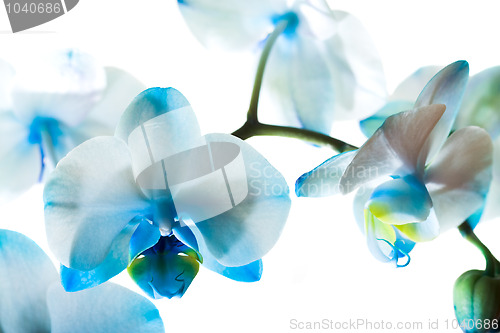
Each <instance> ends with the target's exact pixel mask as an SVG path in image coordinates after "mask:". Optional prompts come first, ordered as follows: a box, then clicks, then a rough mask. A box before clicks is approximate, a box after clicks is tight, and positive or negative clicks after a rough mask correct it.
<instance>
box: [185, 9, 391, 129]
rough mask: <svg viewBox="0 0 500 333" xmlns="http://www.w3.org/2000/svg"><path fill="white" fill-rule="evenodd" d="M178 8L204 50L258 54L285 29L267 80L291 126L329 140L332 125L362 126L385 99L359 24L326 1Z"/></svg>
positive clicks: (379, 71)
mask: <svg viewBox="0 0 500 333" xmlns="http://www.w3.org/2000/svg"><path fill="white" fill-rule="evenodd" d="M178 2H179V8H180V9H181V13H182V14H183V16H184V18H185V20H186V22H187V24H188V26H189V28H190V29H191V31H192V32H193V34H194V35H195V36H196V37H197V38H198V40H200V41H201V43H203V44H204V45H205V46H208V47H211V46H214V45H216V46H219V45H222V46H224V47H227V48H230V49H244V48H252V49H256V48H261V47H262V46H263V45H264V44H265V41H266V39H267V38H268V35H269V34H270V33H271V32H272V31H273V30H274V29H275V28H276V27H277V26H278V25H280V24H282V22H286V28H285V29H284V31H283V33H282V34H281V36H280V37H279V38H278V39H277V41H276V43H275V45H274V46H273V49H272V51H271V54H270V57H269V61H268V64H267V67H266V72H265V75H264V82H263V87H264V91H269V92H270V93H271V96H272V97H273V99H275V100H276V101H277V102H278V103H276V104H277V105H276V106H277V107H279V108H281V109H282V110H281V115H282V116H283V117H284V119H282V121H284V122H286V124H287V125H295V126H303V127H304V128H307V129H310V130H315V131H318V132H322V133H329V132H330V130H331V126H332V123H333V121H334V120H346V119H362V118H364V117H366V116H368V115H370V114H372V113H373V112H374V111H375V110H377V109H378V108H380V107H381V106H382V105H383V104H384V102H385V97H386V95H387V93H386V90H385V78H384V74H383V69H382V65H381V61H380V59H379V56H378V52H377V51H376V48H375V46H374V44H373V42H372V40H371V38H370V37H369V35H368V33H367V32H366V30H365V29H364V28H363V26H362V25H361V23H360V22H359V21H358V20H357V19H356V18H355V17H353V16H352V15H350V14H348V13H346V12H342V11H332V10H330V9H329V7H328V5H327V4H326V2H324V1H323V0H315V1H301V0H299V1H294V2H293V4H292V5H289V1H286V0H273V1H268V0H258V1H251V2H250V1H236V0H224V1H207V0H182V1H180V0H179V1H178Z"/></svg>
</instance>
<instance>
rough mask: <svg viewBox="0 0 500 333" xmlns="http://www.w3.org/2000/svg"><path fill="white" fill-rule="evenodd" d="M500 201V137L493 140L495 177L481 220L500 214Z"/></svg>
mask: <svg viewBox="0 0 500 333" xmlns="http://www.w3.org/2000/svg"><path fill="white" fill-rule="evenodd" d="M498 202H500V138H497V139H496V140H495V141H494V142H493V179H492V181H491V185H490V189H489V191H488V196H487V198H486V202H485V207H484V211H483V213H482V215H481V219H480V221H488V220H492V219H495V218H497V217H499V216H500V205H498Z"/></svg>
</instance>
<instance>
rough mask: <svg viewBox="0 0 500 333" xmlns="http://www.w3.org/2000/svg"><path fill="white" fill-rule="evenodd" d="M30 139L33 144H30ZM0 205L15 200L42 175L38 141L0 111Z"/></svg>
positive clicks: (7, 114) (9, 114) (12, 116)
mask: <svg viewBox="0 0 500 333" xmlns="http://www.w3.org/2000/svg"><path fill="white" fill-rule="evenodd" d="M30 139H33V142H30ZM0 142H1V143H0V202H2V201H6V200H9V199H12V198H14V197H15V196H17V195H19V194H21V193H22V192H23V191H25V190H27V189H29V188H30V187H31V186H32V185H34V184H35V183H36V182H37V181H38V180H39V179H40V176H41V166H42V155H41V150H40V144H39V142H36V138H31V137H30V131H29V129H28V128H26V127H25V126H24V125H23V124H21V123H19V121H18V120H17V119H16V118H15V116H14V115H13V114H12V113H10V112H0Z"/></svg>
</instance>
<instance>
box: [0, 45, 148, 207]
mask: <svg viewBox="0 0 500 333" xmlns="http://www.w3.org/2000/svg"><path fill="white" fill-rule="evenodd" d="M23 70H24V71H23ZM143 89H144V87H143V86H142V84H141V83H139V82H138V81H137V80H136V79H135V78H133V77H132V76H131V75H130V74H127V73H126V72H124V71H122V70H120V69H117V68H112V67H111V68H103V67H100V66H99V65H98V64H97V62H96V61H95V59H93V58H92V57H91V56H89V55H88V54H85V53H81V52H78V51H74V50H70V51H64V52H58V53H56V54H52V55H50V57H48V58H47V59H45V58H43V59H37V60H33V63H32V64H31V65H30V66H26V68H22V69H20V70H19V71H18V72H16V71H15V70H14V68H13V67H12V66H11V65H9V64H8V63H6V62H3V61H0V141H1V142H2V144H1V145H0V200H6V199H10V198H12V197H13V196H15V195H18V194H20V193H22V192H23V191H25V190H27V189H28V188H29V187H31V186H32V185H33V184H35V183H37V182H39V181H42V180H43V177H44V175H45V174H46V172H45V171H46V168H45V167H46V166H47V165H49V166H55V165H56V163H57V162H58V161H59V159H61V158H62V157H63V156H64V155H66V153H67V152H68V151H69V150H71V149H72V148H74V147H75V146H77V145H78V144H80V143H82V142H83V141H85V140H87V139H89V138H91V137H93V136H96V135H106V134H107V135H111V134H112V133H113V131H114V127H115V126H116V123H117V121H118V119H119V115H120V113H121V112H122V111H123V109H124V108H125V107H126V106H127V105H128V103H130V101H131V100H132V99H133V97H135V96H136V95H137V94H138V93H139V92H140V91H142V90H143Z"/></svg>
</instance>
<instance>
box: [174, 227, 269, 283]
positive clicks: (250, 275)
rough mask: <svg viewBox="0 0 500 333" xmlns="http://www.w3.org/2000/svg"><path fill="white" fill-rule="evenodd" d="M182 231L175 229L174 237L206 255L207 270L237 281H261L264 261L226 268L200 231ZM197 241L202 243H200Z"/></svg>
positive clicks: (204, 260)
mask: <svg viewBox="0 0 500 333" xmlns="http://www.w3.org/2000/svg"><path fill="white" fill-rule="evenodd" d="M181 229H182V230H181V232H179V231H178V229H174V235H176V237H177V238H178V239H180V241H181V242H183V243H184V244H189V246H191V247H192V248H194V249H196V251H198V252H201V253H204V254H205V255H204V257H203V266H204V267H205V268H208V269H209V270H211V271H213V272H215V273H218V274H220V275H223V276H225V277H227V278H229V279H231V280H235V281H240V282H255V281H259V280H260V278H261V276H262V269H263V267H262V260H257V261H254V262H251V263H249V264H248V265H245V266H239V267H227V266H224V265H222V264H221V263H219V262H218V261H217V260H216V259H215V257H214V256H213V255H212V254H211V253H210V251H209V250H208V249H207V247H206V244H205V242H204V240H203V236H201V235H200V234H199V230H198V229H196V228H193V229H192V230H188V229H186V228H181ZM193 231H194V232H196V233H197V236H195V235H194V234H193ZM197 239H198V240H200V241H199V242H198V240H197Z"/></svg>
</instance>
